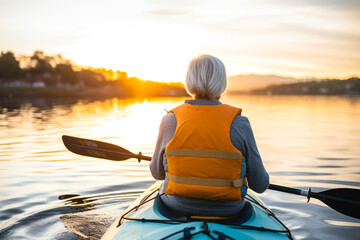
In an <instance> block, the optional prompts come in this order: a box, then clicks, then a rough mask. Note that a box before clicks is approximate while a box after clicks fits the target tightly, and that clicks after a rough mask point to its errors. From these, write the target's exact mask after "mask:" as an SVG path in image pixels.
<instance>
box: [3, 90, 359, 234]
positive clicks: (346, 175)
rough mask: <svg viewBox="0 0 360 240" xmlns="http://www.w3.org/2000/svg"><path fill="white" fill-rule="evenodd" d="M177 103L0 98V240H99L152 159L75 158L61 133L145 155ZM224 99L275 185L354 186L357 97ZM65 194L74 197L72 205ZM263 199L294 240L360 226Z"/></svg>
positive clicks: (142, 182) (142, 184) (145, 179)
mask: <svg viewBox="0 0 360 240" xmlns="http://www.w3.org/2000/svg"><path fill="white" fill-rule="evenodd" d="M183 101H184V98H153V99H116V98H114V99H108V100H101V101H100V100H98V101H89V100H82V101H77V100H71V101H70V100H69V101H56V100H44V99H43V100H41V99H38V100H36V101H32V102H30V103H29V102H28V101H26V100H11V101H3V102H2V101H0V107H1V108H0V130H1V136H0V192H1V196H0V210H1V215H0V238H1V239H3V238H6V237H7V238H12V237H13V238H16V237H17V238H22V239H27V238H29V237H28V234H29V233H31V234H32V238H34V237H36V238H37V239H48V237H49V236H53V239H78V236H82V238H86V237H89V236H91V237H92V238H93V239H98V238H99V237H100V236H101V234H102V233H103V232H104V231H105V230H106V228H107V227H108V226H109V225H110V224H111V222H112V221H113V219H114V218H115V217H117V215H118V214H120V213H121V212H122V211H123V210H124V209H125V208H126V207H127V205H129V203H130V202H132V201H133V200H134V199H135V198H136V197H137V196H138V194H139V193H140V192H141V191H142V190H143V189H145V188H147V187H148V186H149V185H151V183H152V182H153V181H154V180H153V179H152V177H151V175H150V173H149V170H148V162H146V161H142V162H141V163H140V164H138V162H137V160H136V159H133V160H128V161H122V162H116V161H108V160H103V159H96V158H88V157H83V156H79V155H75V154H73V153H70V152H68V151H67V150H66V149H65V147H64V146H63V144H62V142H61V136H62V135H72V136H77V137H83V138H89V139H95V140H100V141H106V142H109V143H113V144H117V145H119V146H122V147H124V148H126V149H128V150H130V151H132V152H134V153H137V152H139V151H142V153H143V154H144V155H148V156H151V155H152V152H153V149H154V146H155V143H156V138H157V133H158V129H159V125H160V121H161V119H162V117H163V116H164V115H165V114H166V111H165V110H170V109H171V108H173V107H175V106H177V105H179V104H181V103H182V102H183ZM222 102H223V103H229V104H233V105H236V106H238V107H241V108H243V115H244V116H246V117H248V118H249V120H250V123H251V125H252V128H253V131H254V134H255V137H256V140H257V144H258V148H259V150H260V153H261V156H262V158H263V161H264V164H265V167H266V168H267V170H268V172H269V174H270V176H271V182H272V183H274V184H279V185H284V186H290V187H299V188H302V189H306V188H307V187H312V188H313V189H314V191H321V190H324V189H329V188H340V187H347V188H358V189H359V188H360V158H359V156H360V148H359V146H360V98H358V97H336V96H334V97H322V96H301V97H300V96H294V97H292V96H227V97H225V98H224V99H223V100H222ZM64 196H77V197H74V198H70V199H73V201H75V202H70V203H69V202H67V200H66V198H65V197H64ZM60 197H61V198H60ZM261 198H262V200H264V202H265V203H267V204H268V205H269V206H270V207H271V208H272V209H273V210H274V212H275V213H276V214H277V215H278V216H279V217H280V218H281V219H282V220H283V221H284V222H285V224H286V225H287V226H288V227H290V229H291V230H292V231H293V233H294V235H295V236H296V237H297V238H298V239H309V238H311V237H310V236H314V235H316V236H317V239H339V238H341V237H342V238H344V237H345V238H344V239H346V238H348V239H354V237H355V236H358V233H359V231H360V229H359V221H358V220H356V219H353V218H350V217H346V216H343V215H341V214H339V213H337V212H335V211H333V210H331V209H330V208H328V207H326V206H325V205H324V204H322V203H320V202H319V201H316V200H314V199H312V200H311V201H310V203H308V204H306V203H305V202H306V199H304V198H303V197H299V196H293V195H289V194H284V193H277V192H273V191H266V192H265V193H264V194H262V195H261ZM59 199H65V200H59ZM84 201H85V202H84ZM33 219H38V220H33ZM344 229H346V234H344V233H342V234H341V232H342V231H343V230H344ZM29 239H30V238H29Z"/></svg>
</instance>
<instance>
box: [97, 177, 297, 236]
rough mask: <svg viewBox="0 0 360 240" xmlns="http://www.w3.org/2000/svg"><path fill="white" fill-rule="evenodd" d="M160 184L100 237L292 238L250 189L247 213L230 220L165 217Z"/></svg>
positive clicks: (133, 205) (134, 204)
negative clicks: (233, 220) (161, 202)
mask: <svg viewBox="0 0 360 240" xmlns="http://www.w3.org/2000/svg"><path fill="white" fill-rule="evenodd" d="M160 185H161V182H156V183H155V184H154V185H152V186H151V187H150V188H149V189H148V190H146V191H145V192H144V193H143V194H142V195H141V196H140V197H139V198H138V199H137V200H135V201H134V202H133V203H132V204H131V205H130V206H129V208H128V209H127V210H126V211H125V213H124V214H123V215H122V216H120V217H119V218H117V219H116V220H115V221H114V223H113V224H112V225H111V227H110V228H109V229H108V230H107V232H106V233H105V235H104V236H103V237H102V239H103V240H107V239H149V240H150V239H163V240H165V239H167V240H174V239H189V240H197V239H219V240H221V239H224V240H225V239H268V240H271V239H274V240H275V239H293V237H292V235H291V233H290V231H289V229H288V228H287V227H286V226H285V225H284V224H283V223H282V222H281V221H280V220H279V219H277V218H276V216H275V215H274V214H273V213H272V212H271V211H270V210H269V209H268V208H267V207H266V206H265V205H264V204H263V203H262V202H261V201H260V199H258V198H257V197H256V196H255V195H254V194H253V193H252V192H251V191H248V194H247V196H246V201H247V203H246V204H247V208H248V209H247V210H246V211H247V212H248V213H247V215H248V216H247V217H245V218H240V219H239V220H236V221H235V222H231V221H230V222H229V221H226V220H225V221H223V220H214V219H188V218H186V217H173V218H169V216H167V217H165V216H164V214H162V213H163V212H164V210H163V209H161V207H160V206H161V205H160V204H159V201H160V198H159V194H158V190H159V187H160ZM249 211H250V215H249Z"/></svg>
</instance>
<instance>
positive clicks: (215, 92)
mask: <svg viewBox="0 0 360 240" xmlns="http://www.w3.org/2000/svg"><path fill="white" fill-rule="evenodd" d="M226 84H227V77H226V70H225V66H224V63H223V62H222V61H221V60H220V59H218V58H216V57H214V56H210V55H200V56H198V57H196V58H193V59H192V60H191V61H190V63H189V67H188V70H187V73H186V79H185V87H186V91H187V92H188V93H189V94H190V95H192V96H193V97H196V96H200V97H207V98H209V99H213V100H215V99H216V97H218V96H221V94H222V93H223V92H224V91H225V90H226Z"/></svg>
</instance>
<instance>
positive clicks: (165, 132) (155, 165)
mask: <svg viewBox="0 0 360 240" xmlns="http://www.w3.org/2000/svg"><path fill="white" fill-rule="evenodd" d="M175 130H176V118H175V114H174V113H168V114H166V115H165V116H164V117H163V119H162V121H161V124H160V129H159V135H158V138H157V141H156V146H155V150H154V154H153V157H152V160H151V162H150V172H151V175H152V176H153V178H155V179H156V180H163V179H165V169H164V164H163V161H164V159H163V157H164V152H165V147H166V146H167V144H168V143H169V142H170V140H171V139H172V138H173V136H174V133H175Z"/></svg>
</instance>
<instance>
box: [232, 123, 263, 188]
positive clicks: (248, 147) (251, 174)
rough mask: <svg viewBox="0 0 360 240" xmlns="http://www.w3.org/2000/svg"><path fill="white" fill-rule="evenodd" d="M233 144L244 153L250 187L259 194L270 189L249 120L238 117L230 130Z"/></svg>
mask: <svg viewBox="0 0 360 240" xmlns="http://www.w3.org/2000/svg"><path fill="white" fill-rule="evenodd" d="M230 139H231V142H232V144H233V145H234V146H235V147H236V148H237V149H238V150H239V151H240V152H242V153H243V155H244V157H245V161H246V174H247V178H248V183H249V187H250V188H251V189H252V190H254V191H255V192H257V193H262V192H264V191H265V190H266V189H267V188H268V187H269V174H268V173H267V171H266V169H265V167H264V164H263V161H262V159H261V156H260V153H259V150H258V148H257V145H256V141H255V137H254V133H253V131H252V128H251V125H250V122H249V120H248V119H247V118H246V117H244V116H237V117H236V118H235V119H234V121H233V123H232V125H231V128H230Z"/></svg>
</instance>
